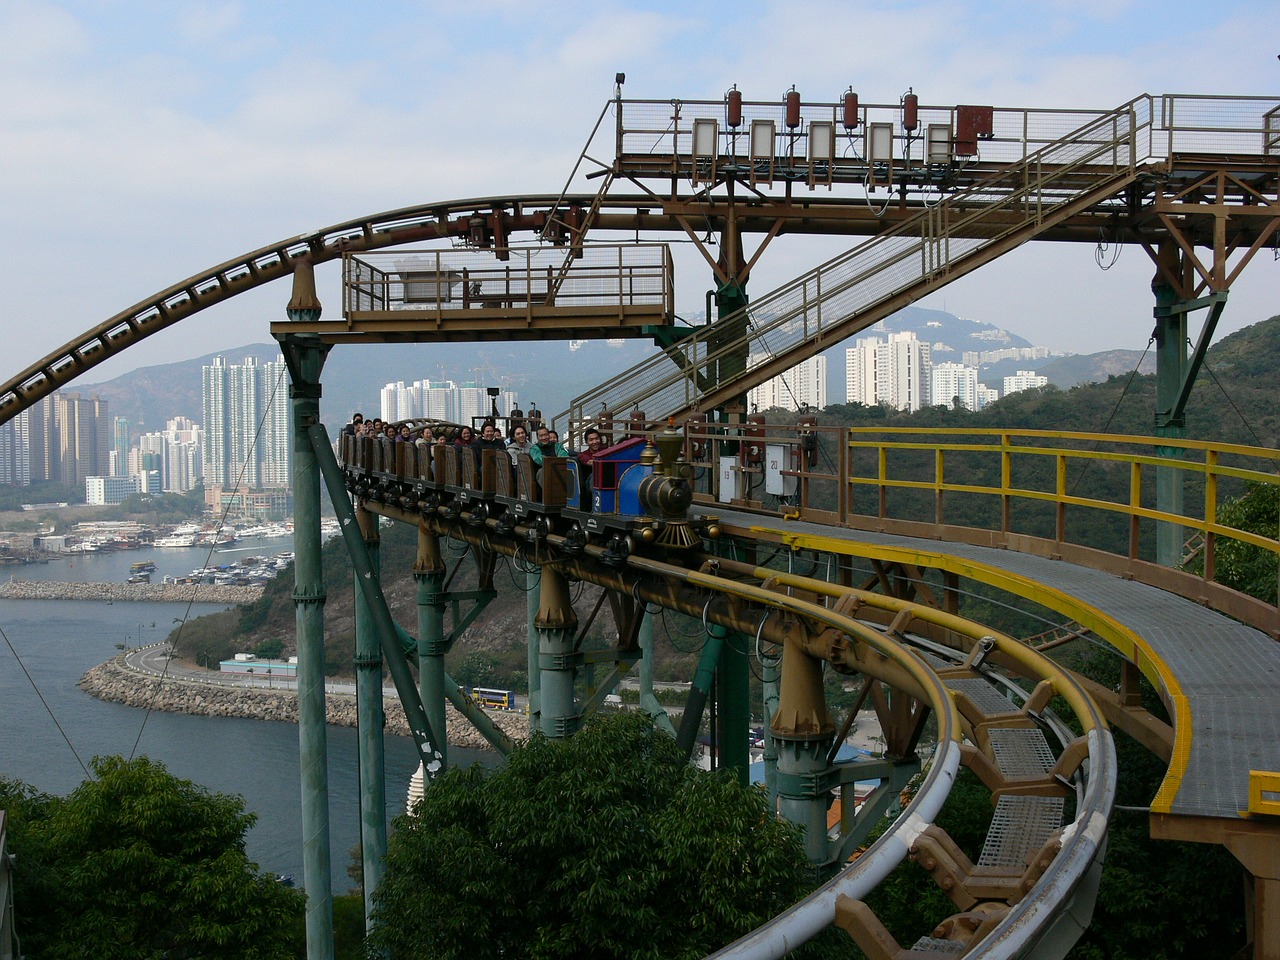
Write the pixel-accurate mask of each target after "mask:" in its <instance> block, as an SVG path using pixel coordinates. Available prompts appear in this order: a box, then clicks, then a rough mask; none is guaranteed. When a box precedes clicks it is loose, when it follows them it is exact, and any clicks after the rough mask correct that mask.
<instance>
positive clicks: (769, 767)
mask: <svg viewBox="0 0 1280 960" xmlns="http://www.w3.org/2000/svg"><path fill="white" fill-rule="evenodd" d="M761 672H762V673H763V686H764V785H765V789H766V790H767V791H768V792H769V809H770V810H774V809H776V808H777V802H778V741H777V740H776V739H775V738H774V736H773V717H774V714H776V713H777V712H778V661H777V660H770V659H765V661H764V664H763V670H762V671H761Z"/></svg>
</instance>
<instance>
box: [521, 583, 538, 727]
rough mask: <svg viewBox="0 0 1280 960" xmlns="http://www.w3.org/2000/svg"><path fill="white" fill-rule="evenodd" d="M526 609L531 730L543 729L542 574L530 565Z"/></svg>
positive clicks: (526, 587) (525, 584) (526, 584)
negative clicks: (539, 608) (539, 651)
mask: <svg viewBox="0 0 1280 960" xmlns="http://www.w3.org/2000/svg"><path fill="white" fill-rule="evenodd" d="M524 586H525V591H526V592H525V609H526V611H527V613H528V615H529V636H528V647H529V729H530V730H540V729H542V668H541V667H540V666H539V659H538V645H539V640H538V628H537V627H536V626H534V624H535V623H536V622H537V619H538V606H539V604H540V603H541V598H542V572H541V570H540V569H539V568H538V566H537V565H536V564H530V566H529V570H528V572H527V573H525V575H524Z"/></svg>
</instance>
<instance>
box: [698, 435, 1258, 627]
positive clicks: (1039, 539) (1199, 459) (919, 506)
mask: <svg viewBox="0 0 1280 960" xmlns="http://www.w3.org/2000/svg"><path fill="white" fill-rule="evenodd" d="M804 435H808V436H809V437H811V438H812V439H808V440H806V439H804ZM687 450H688V453H689V455H690V456H689V459H690V460H691V462H692V463H693V465H694V469H695V483H696V485H697V490H698V494H697V497H698V499H700V500H701V501H702V502H703V503H727V504H731V505H742V506H749V507H755V508H758V509H782V510H785V511H787V512H788V514H789V515H791V516H794V517H795V518H796V519H801V520H811V521H814V522H820V523H833V524H837V525H840V526H845V527H851V528H855V529H864V530H878V531H883V532H887V533H896V534H901V535H905V536H917V537H926V538H930V539H937V538H944V539H947V540H955V541H959V542H969V543H981V544H986V545H997V546H1003V547H1008V548H1011V549H1017V550H1022V551H1024V552H1029V553H1038V554H1041V555H1048V556H1055V557H1061V558H1064V559H1069V560H1072V561H1073V562H1078V563H1081V564H1083V565H1086V566H1091V567H1096V568H1101V569H1106V570H1109V571H1111V572H1115V573H1117V574H1120V575H1124V576H1132V577H1134V578H1136V579H1139V580H1141V581H1143V582H1146V583H1151V584H1152V585H1154V586H1159V587H1164V588H1166V589H1173V590H1176V591H1177V592H1179V593H1182V594H1183V595H1185V596H1188V597H1191V598H1193V599H1197V600H1200V601H1202V602H1205V603H1208V604H1210V605H1211V606H1213V607H1214V608H1215V609H1218V610H1220V611H1221V612H1223V613H1227V614H1229V615H1231V616H1234V617H1237V618H1239V619H1242V620H1245V621H1246V622H1248V623H1250V624H1251V625H1253V626H1256V627H1258V628H1259V629H1261V630H1263V631H1265V632H1267V633H1270V634H1271V635H1273V636H1278V637H1280V612H1278V610H1277V607H1276V605H1275V604H1273V603H1267V602H1264V601H1262V600H1257V599H1254V598H1251V597H1246V596H1244V595H1243V594H1241V593H1237V592H1236V591H1234V590H1229V589H1228V588H1226V587H1223V586H1222V585H1221V584H1218V583H1216V582H1215V576H1216V574H1217V572H1218V571H1217V566H1218V554H1219V548H1220V547H1221V546H1222V543H1223V541H1224V540H1229V541H1235V542H1237V543H1240V544H1245V545H1248V546H1249V547H1252V548H1256V549H1257V550H1260V551H1262V552H1263V555H1264V556H1265V555H1269V556H1270V557H1271V558H1273V559H1274V561H1275V562H1276V566H1277V570H1278V571H1280V539H1277V537H1276V535H1275V533H1274V532H1273V534H1272V535H1271V536H1268V535H1265V534H1261V533H1257V532H1254V531H1251V530H1246V529H1243V528H1241V527H1239V526H1234V525H1231V524H1229V523H1227V522H1225V521H1224V519H1223V516H1222V511H1223V506H1224V504H1225V503H1226V502H1227V501H1228V500H1229V499H1232V498H1235V497H1238V496H1240V495H1241V494H1243V493H1244V492H1245V491H1246V490H1247V489H1249V487H1250V485H1256V486H1260V487H1267V488H1274V487H1277V486H1280V450H1273V449H1270V448H1267V447H1255V446H1247V445H1242V444H1229V443H1211V442H1205V441H1196V440H1174V439H1168V438H1157V437H1141V436H1125V435H1111V434H1095V433H1082V432H1074V431H1051V430H1014V429H964V428H930V427H919V428H897V429H889V428H879V427H852V428H837V427H818V426H801V427H799V428H797V427H796V426H795V425H785V426H783V425H774V424H746V425H743V426H741V427H739V428H736V429H735V430H733V431H722V430H708V429H707V428H706V426H705V425H704V424H697V425H696V428H695V429H693V430H691V431H690V433H689V439H688V448H687ZM726 451H727V452H726ZM726 458H727V460H726ZM1161 471H1167V472H1168V473H1169V475H1170V476H1171V477H1173V478H1174V479H1175V481H1176V482H1180V483H1181V485H1182V486H1183V487H1184V489H1185V496H1184V500H1183V505H1182V507H1181V509H1180V510H1169V509H1157V508H1156V506H1155V501H1156V489H1155V488H1156V475H1157V473H1158V472H1161ZM726 487H731V488H732V489H731V490H726ZM770 489H772V490H781V491H782V492H781V493H773V492H769V490H770ZM1157 523H1168V524H1172V525H1174V526H1177V527H1181V528H1182V529H1183V530H1184V531H1185V536H1184V538H1183V539H1184V540H1187V541H1188V542H1189V543H1193V544H1194V551H1193V553H1194V555H1193V556H1189V557H1188V558H1187V559H1188V561H1189V562H1187V563H1185V564H1184V567H1185V568H1186V569H1183V570H1171V569H1169V568H1167V567H1161V566H1158V565H1157V564H1155V563H1154V560H1153V557H1154V541H1155V536H1154V531H1155V524H1157ZM1272 529H1273V531H1274V526H1273V528H1272Z"/></svg>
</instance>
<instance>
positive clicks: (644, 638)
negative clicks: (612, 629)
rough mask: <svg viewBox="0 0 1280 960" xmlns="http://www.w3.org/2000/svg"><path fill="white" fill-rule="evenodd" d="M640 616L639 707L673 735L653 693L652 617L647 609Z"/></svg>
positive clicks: (660, 727)
mask: <svg viewBox="0 0 1280 960" xmlns="http://www.w3.org/2000/svg"><path fill="white" fill-rule="evenodd" d="M640 616H641V620H640V635H639V637H638V638H637V639H638V642H639V645H640V709H641V710H643V711H644V712H645V713H647V714H648V715H649V717H650V718H651V719H652V720H653V722H654V725H655V726H656V727H658V729H659V730H665V731H666V732H667V733H669V734H671V736H673V737H674V736H675V735H676V728H675V727H674V726H672V724H671V718H670V717H669V716H667V711H666V710H664V709H662V704H660V703H658V698H657V697H655V696H654V695H653V617H652V616H651V615H650V614H649V613H648V611H645V612H643V613H641V614H640Z"/></svg>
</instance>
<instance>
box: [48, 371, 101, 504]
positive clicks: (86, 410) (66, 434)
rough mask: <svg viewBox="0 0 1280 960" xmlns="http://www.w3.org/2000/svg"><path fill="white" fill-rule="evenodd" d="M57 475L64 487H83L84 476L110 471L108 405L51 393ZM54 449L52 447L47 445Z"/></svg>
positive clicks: (94, 399)
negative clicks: (56, 452)
mask: <svg viewBox="0 0 1280 960" xmlns="http://www.w3.org/2000/svg"><path fill="white" fill-rule="evenodd" d="M53 400H54V405H53V408H54V427H55V430H56V432H57V446H56V449H57V451H58V458H57V463H58V476H57V480H58V481H59V482H60V483H65V484H66V485H67V486H73V487H80V488H83V487H84V481H85V478H86V477H94V476H97V477H103V476H108V475H109V474H110V472H111V426H112V425H111V419H110V417H109V416H108V415H107V402H106V401H105V400H100V399H99V398H98V397H96V396H95V397H89V398H88V399H85V398H84V397H81V396H80V394H78V393H66V394H54V397H53ZM50 447H51V449H53V446H52V444H51V445H50Z"/></svg>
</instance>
